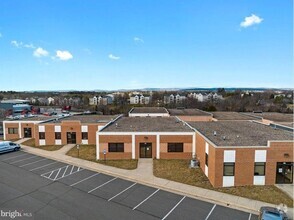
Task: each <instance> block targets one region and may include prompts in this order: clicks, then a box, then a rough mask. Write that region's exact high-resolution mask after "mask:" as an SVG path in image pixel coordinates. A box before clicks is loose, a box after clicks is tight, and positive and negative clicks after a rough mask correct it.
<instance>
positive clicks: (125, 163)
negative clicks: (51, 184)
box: [66, 145, 138, 170]
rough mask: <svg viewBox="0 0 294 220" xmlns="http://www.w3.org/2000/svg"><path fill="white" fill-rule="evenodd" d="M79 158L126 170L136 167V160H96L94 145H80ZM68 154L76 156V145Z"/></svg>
mask: <svg viewBox="0 0 294 220" xmlns="http://www.w3.org/2000/svg"><path fill="white" fill-rule="evenodd" d="M79 154H80V155H79V158H81V159H84V160H89V161H93V162H96V163H101V164H104V165H108V166H113V167H117V168H121V169H126V170H133V169H136V168H137V164H138V160H131V159H130V160H106V162H104V160H98V161H97V160H96V146H95V145H80V153H79ZM66 155H68V156H71V157H78V150H77V148H76V147H73V148H72V149H71V150H70V151H68V152H67V154H66Z"/></svg>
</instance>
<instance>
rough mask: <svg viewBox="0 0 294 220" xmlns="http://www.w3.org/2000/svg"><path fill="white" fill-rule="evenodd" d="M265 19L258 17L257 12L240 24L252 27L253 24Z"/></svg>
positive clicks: (244, 26)
mask: <svg viewBox="0 0 294 220" xmlns="http://www.w3.org/2000/svg"><path fill="white" fill-rule="evenodd" d="M262 21H263V18H260V17H258V16H257V15H255V14H251V16H248V17H245V18H244V21H242V22H241V23H240V26H241V27H243V28H247V27H250V26H252V25H256V24H260V23H261V22H262Z"/></svg>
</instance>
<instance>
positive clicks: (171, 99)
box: [163, 94, 187, 104]
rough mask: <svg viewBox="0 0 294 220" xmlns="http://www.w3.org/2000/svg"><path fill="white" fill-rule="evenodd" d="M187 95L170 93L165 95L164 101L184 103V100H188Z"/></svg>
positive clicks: (165, 102)
mask: <svg viewBox="0 0 294 220" xmlns="http://www.w3.org/2000/svg"><path fill="white" fill-rule="evenodd" d="M186 98H187V97H186V96H183V95H179V94H177V95H174V94H170V95H166V96H164V97H163V102H164V104H173V103H176V104H178V103H182V102H183V101H184V100H186Z"/></svg>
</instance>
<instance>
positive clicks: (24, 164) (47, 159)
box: [19, 158, 48, 167]
mask: <svg viewBox="0 0 294 220" xmlns="http://www.w3.org/2000/svg"><path fill="white" fill-rule="evenodd" d="M43 160H48V159H47V158H44V159H41V160H37V161H34V162H31V163H26V164H24V165H21V166H19V167H25V166H28V165H31V164H34V163H38V162H40V161H43Z"/></svg>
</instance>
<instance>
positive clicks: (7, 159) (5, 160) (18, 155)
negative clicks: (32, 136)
mask: <svg viewBox="0 0 294 220" xmlns="http://www.w3.org/2000/svg"><path fill="white" fill-rule="evenodd" d="M23 155H28V154H26V153H25V154H21V155H18V156H14V157H9V158H6V159H4V160H2V161H6V160H9V159H13V158H17V157H21V156H23Z"/></svg>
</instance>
